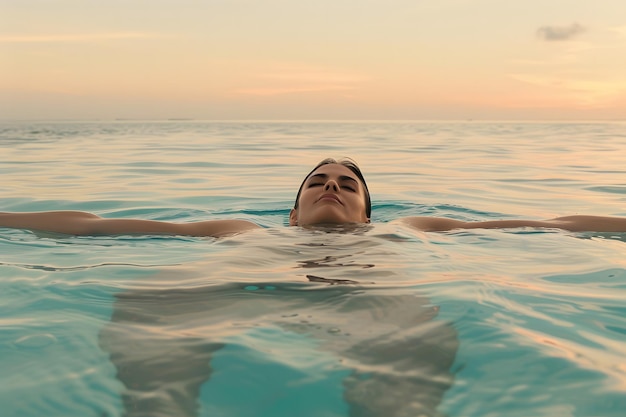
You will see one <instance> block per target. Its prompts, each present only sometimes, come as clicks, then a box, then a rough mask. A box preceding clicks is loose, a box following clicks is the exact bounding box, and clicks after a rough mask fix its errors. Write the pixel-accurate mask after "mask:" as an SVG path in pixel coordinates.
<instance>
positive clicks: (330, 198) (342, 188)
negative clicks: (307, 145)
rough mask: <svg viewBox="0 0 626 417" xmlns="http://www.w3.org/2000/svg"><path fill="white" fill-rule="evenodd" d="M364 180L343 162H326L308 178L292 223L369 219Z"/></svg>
mask: <svg viewBox="0 0 626 417" xmlns="http://www.w3.org/2000/svg"><path fill="white" fill-rule="evenodd" d="M368 222H369V219H368V218H367V216H366V214H365V191H364V190H363V184H361V182H360V181H359V179H358V178H357V176H356V175H355V174H354V173H353V172H352V171H350V169H349V168H347V167H345V166H343V165H341V164H327V165H322V166H321V167H319V168H318V169H316V170H315V171H314V172H313V173H312V174H311V175H309V177H308V178H307V179H306V181H305V182H304V186H303V187H302V192H301V194H300V200H299V203H298V208H297V209H292V210H291V214H290V215H289V225H291V226H307V225H315V224H342V223H368Z"/></svg>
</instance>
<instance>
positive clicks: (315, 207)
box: [0, 158, 626, 237]
mask: <svg viewBox="0 0 626 417" xmlns="http://www.w3.org/2000/svg"><path fill="white" fill-rule="evenodd" d="M370 217H371V200H370V195H369V190H368V188H367V184H366V183H365V179H364V178H363V174H362V173H361V170H360V169H359V167H358V166H357V165H356V164H355V163H354V162H353V161H352V160H349V159H344V160H339V161H337V160H335V159H331V158H328V159H325V160H323V161H322V162H320V163H319V164H318V165H317V166H316V167H315V168H314V169H313V170H312V171H311V172H310V173H309V174H308V175H307V176H306V177H305V178H304V181H303V182H302V185H301V186H300V189H299V190H298V194H297V196H296V201H295V204H294V207H293V209H292V210H291V213H290V215H289V225H290V226H300V227H316V226H324V225H345V224H363V223H369V222H370ZM396 221H399V222H402V223H404V224H406V225H408V226H410V227H413V228H415V229H417V230H421V231H425V232H435V231H447V230H454V229H496V228H519V227H536V228H557V229H563V230H569V231H573V232H584V231H588V232H626V218H622V217H607V216H588V215H572V216H565V217H557V218H554V219H549V220H516V219H514V220H488V221H475V222H466V221H461V220H456V219H450V218H437V217H404V218H400V219H397V220H396ZM0 227H8V228H18V229H29V230H35V231H46V232H55V233H63V234H69V235H87V236H88V235H94V236H95V235H128V234H163V235H186V236H213V237H222V236H228V235H233V234H238V233H243V232H246V231H249V230H252V229H257V228H260V226H259V225H257V224H255V223H253V222H250V221H247V220H207V221H200V222H190V223H173V222H164V221H154V220H142V219H105V218H102V217H100V216H97V215H95V214H92V213H86V212H80V211H51V212H35V213H5V212H3V213H0Z"/></svg>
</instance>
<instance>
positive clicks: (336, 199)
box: [317, 194, 343, 205]
mask: <svg viewBox="0 0 626 417" xmlns="http://www.w3.org/2000/svg"><path fill="white" fill-rule="evenodd" d="M317 201H334V202H336V203H339V204H341V205H343V203H342V202H341V200H340V199H339V197H337V196H336V195H335V194H324V195H323V196H321V197H320V198H318V199H317Z"/></svg>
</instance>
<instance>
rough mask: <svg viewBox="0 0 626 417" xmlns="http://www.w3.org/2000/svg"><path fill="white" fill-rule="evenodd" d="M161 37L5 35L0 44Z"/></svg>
mask: <svg viewBox="0 0 626 417" xmlns="http://www.w3.org/2000/svg"><path fill="white" fill-rule="evenodd" d="M161 37H162V36H161V35H157V34H153V33H138V32H114V33H82V34H80V33H78V34H66V35H3V36H0V43H65V42H71V43H75V42H92V41H101V40H125V39H153V38H161Z"/></svg>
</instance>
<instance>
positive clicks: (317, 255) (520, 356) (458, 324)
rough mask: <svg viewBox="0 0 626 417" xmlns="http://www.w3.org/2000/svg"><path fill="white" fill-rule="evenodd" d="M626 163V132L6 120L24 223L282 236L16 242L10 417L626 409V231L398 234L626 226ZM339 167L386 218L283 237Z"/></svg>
mask: <svg viewBox="0 0 626 417" xmlns="http://www.w3.org/2000/svg"><path fill="white" fill-rule="evenodd" d="M625 151H626V125H625V124H623V123H505V122H494V123H487V122H485V123H475V122H463V123H461V122H460V123H443V122H394V123H384V122H369V123H365V122H302V123H300V122H274V123H264V122H245V123H244V122H242V123H226V122H202V121H171V122H148V121H136V122H126V121H118V122H31V123H26V122H19V123H18V122H15V123H9V122H5V123H2V124H0V154H1V155H2V156H3V158H2V160H0V174H1V175H2V178H3V181H2V183H0V201H1V203H2V208H1V209H0V210H2V211H37V210H85V211H91V212H95V213H97V214H99V215H101V216H104V217H117V218H144V219H153V220H167V221H196V220H205V219H212V218H243V219H248V220H252V221H255V222H257V223H259V224H261V225H262V226H264V228H263V229H261V230H258V231H254V232H250V233H247V234H243V235H240V236H235V237H232V238H226V239H219V240H217V239H212V238H187V237H157V236H148V237H137V236H118V237H67V236H59V235H52V234H44V233H39V234H33V233H30V232H26V231H21V230H9V229H0V276H1V277H2V280H0V306H1V307H0V311H1V314H0V317H1V319H0V324H1V326H2V329H3V331H2V333H1V338H0V367H1V369H2V370H3V372H2V376H0V404H2V406H3V407H2V409H3V410H4V411H3V412H2V415H6V416H20V417H30V416H33V417H34V416H42V415H46V416H64V417H65V416H67V417H72V416H77V417H78V416H81V417H82V416H98V417H101V416H118V415H122V409H123V408H124V407H126V408H127V409H128V410H133V407H139V408H143V409H144V410H148V411H147V412H148V413H149V414H150V415H151V416H158V415H181V416H185V415H187V416H192V415H194V414H195V415H198V416H209V415H220V416H249V415H255V416H268V417H269V416H272V417H275V416H293V415H298V416H346V415H354V416H371V415H385V416H405V415H406V416H408V415H410V416H414V415H418V414H419V413H420V412H424V413H425V414H426V415H436V414H435V413H436V412H435V411H434V410H435V409H436V410H437V411H438V412H441V413H445V414H446V415H448V416H450V417H457V416H458V417H461V416H481V417H483V416H498V415H506V416H520V417H525V416H529V415H533V416H554V415H559V416H560V415H563V416H580V417H587V416H603V417H605V416H607V417H608V416H616V417H617V416H622V415H623V410H624V409H626V360H625V358H626V307H624V306H625V305H626V304H625V302H624V300H626V260H625V259H626V257H624V253H625V248H626V246H624V241H625V240H626V239H625V238H626V236H624V234H611V233H595V234H594V233H581V234H575V233H569V232H561V231H556V230H472V231H460V232H448V233H420V232H415V231H412V230H408V229H406V228H404V227H402V226H399V225H396V224H393V223H390V221H391V220H393V219H395V218H397V217H402V216H412V215H426V216H447V217H452V218H457V219H463V220H483V219H498V218H509V219H514V218H548V217H553V216H557V215H567V214H577V213H586V214H600V215H626V209H625V202H626V192H625V190H626V180H625V179H624V178H626V177H625V174H626V168H624V163H623V155H624V154H625ZM327 156H334V157H341V156H350V157H353V158H354V159H356V160H357V161H358V162H359V163H360V165H361V167H362V168H363V170H364V174H365V176H366V178H367V180H368V184H369V188H370V191H371V193H372V196H373V203H374V204H373V223H374V224H373V225H372V226H365V227H363V228H359V229H357V230H351V231H350V233H343V232H346V231H345V230H344V231H341V230H339V231H331V232H329V231H320V230H309V231H304V230H299V229H297V228H287V227H283V226H285V225H286V224H287V218H288V214H289V208H290V207H291V206H292V205H293V198H294V196H295V191H296V189H297V187H298V186H299V184H300V182H301V180H302V176H303V175H305V174H306V173H307V172H308V171H309V170H310V168H311V167H312V166H313V165H314V164H315V163H317V162H318V161H319V160H321V159H323V158H325V157H327ZM341 280H343V281H341ZM345 280H349V281H352V282H356V283H357V284H350V285H329V284H328V283H333V284H337V283H341V282H345ZM324 281H326V282H324ZM410 352H413V354H412V355H407V353H410ZM415 352H419V354H415ZM208 373H211V379H210V381H209V382H205V380H206V376H207V375H208ZM177 378H178V379H177ZM174 380H177V381H178V384H179V385H176V383H174V382H173V381H174ZM122 381H124V383H122ZM124 384H126V388H130V389H131V391H128V390H126V389H125V387H124ZM168 384H170V385H168ZM167 387H171V390H170V391H168V390H167V389H164V388H167ZM184 387H186V388H184ZM190 387H195V388H193V389H194V390H195V394H194V395H192V396H187V397H189V398H191V402H189V401H188V402H187V403H186V402H185V398H187V397H186V396H185V394H180V393H181V392H182V393H188V390H189V389H191V388H190ZM133 389H134V390H146V391H148V392H149V393H150V395H145V394H144V395H143V396H141V395H137V394H132V395H129V393H132V392H138V391H132V390H133ZM177 390H178V391H177ZM175 392H178V393H179V394H172V393H175ZM177 395H179V396H178V397H177ZM176 398H178V400H176ZM196 399H197V401H198V403H197V407H196V405H194V404H195V403H194V402H195V401H196ZM177 401H178V402H177ZM175 404H177V405H175ZM177 407H178V408H177ZM423 407H425V408H423ZM368 409H369V411H368ZM194 410H195V411H194ZM372 410H374V411H372ZM349 413H351V414H349ZM128 415H129V416H132V415H140V414H134V412H129V414H128Z"/></svg>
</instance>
